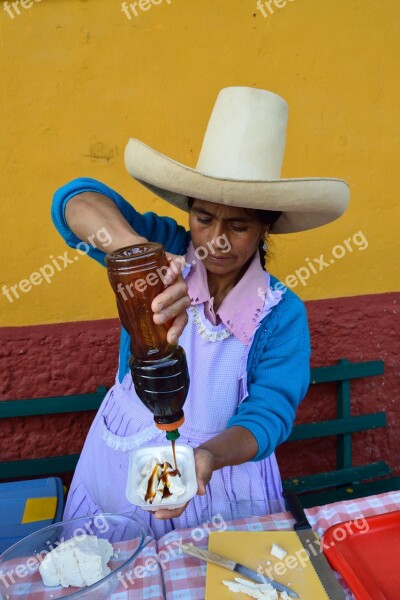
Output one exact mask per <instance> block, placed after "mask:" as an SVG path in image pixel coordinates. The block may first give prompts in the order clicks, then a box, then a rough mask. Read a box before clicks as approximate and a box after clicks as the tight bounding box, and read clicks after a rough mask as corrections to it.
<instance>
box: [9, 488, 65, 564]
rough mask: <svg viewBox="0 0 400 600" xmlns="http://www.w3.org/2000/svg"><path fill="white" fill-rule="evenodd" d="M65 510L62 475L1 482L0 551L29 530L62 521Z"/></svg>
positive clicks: (27, 533)
mask: <svg viewBox="0 0 400 600" xmlns="http://www.w3.org/2000/svg"><path fill="white" fill-rule="evenodd" d="M63 511H64V488H63V484H62V481H61V479H60V478H59V477H48V478H46V479H33V480H29V481H17V482H12V483H0V554H1V553H2V552H4V550H6V549H7V548H9V547H10V546H12V544H15V542H18V541H19V540H21V539H22V538H24V537H26V536H27V535H29V534H30V533H33V532H34V531H37V530H38V529H42V527H46V526H47V525H52V524H53V523H57V522H58V521H61V519H62V514H63Z"/></svg>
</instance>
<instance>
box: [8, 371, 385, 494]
mask: <svg viewBox="0 0 400 600" xmlns="http://www.w3.org/2000/svg"><path fill="white" fill-rule="evenodd" d="M383 371H384V364H383V362H382V361H369V362H364V363H351V362H350V361H348V360H345V359H341V360H339V361H338V364H337V365H334V366H329V367H318V368H314V369H311V385H315V384H318V383H327V382H336V383H337V418H336V419H333V420H330V421H322V422H317V423H307V424H301V425H296V426H295V427H294V428H293V430H292V433H291V435H290V437H289V440H290V441H294V440H307V439H313V438H321V437H326V436H330V435H336V436H338V443H337V451H336V453H337V457H336V458H337V469H339V470H342V471H343V477H344V476H345V475H344V474H345V473H346V472H347V471H348V472H349V476H350V474H351V472H352V470H353V469H356V467H352V466H351V464H352V452H351V434H352V433H354V432H356V431H363V430H366V429H375V428H376V427H384V426H385V425H386V414H385V413H384V412H378V413H374V414H369V415H361V416H351V405H350V381H351V380H352V379H358V378H360V377H368V376H371V375H381V374H382V373H383ZM106 392H107V388H106V387H99V388H98V389H97V391H96V392H94V393H92V394H77V395H72V396H57V397H51V398H32V399H28V400H6V401H1V402H0V420H1V419H6V418H11V417H27V416H35V415H49V414H63V413H71V412H82V411H88V410H98V408H99V407H100V405H101V402H102V400H103V398H104V396H105V394H106ZM78 459H79V454H72V455H64V456H53V457H49V458H37V459H28V460H18V461H8V462H0V479H12V478H20V477H36V476H43V475H51V474H55V473H64V472H71V471H73V470H74V469H75V466H76V464H77V462H78ZM376 465H378V466H376ZM383 465H384V463H375V466H374V465H372V466H371V465H368V468H369V470H368V471H367V475H370V476H371V477H374V476H376V475H377V474H378V475H380V474H383V473H382V471H383V470H384V467H383ZM360 468H362V467H360ZM360 468H359V469H360ZM378 471H379V472H378ZM386 472H387V471H386ZM325 475H326V474H325ZM328 475H329V474H328ZM312 477H314V483H313V485H312V487H310V489H316V487H318V485H317V480H315V477H317V478H318V476H312ZM348 480H349V481H351V479H348ZM324 481H325V480H324Z"/></svg>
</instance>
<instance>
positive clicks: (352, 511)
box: [110, 491, 400, 600]
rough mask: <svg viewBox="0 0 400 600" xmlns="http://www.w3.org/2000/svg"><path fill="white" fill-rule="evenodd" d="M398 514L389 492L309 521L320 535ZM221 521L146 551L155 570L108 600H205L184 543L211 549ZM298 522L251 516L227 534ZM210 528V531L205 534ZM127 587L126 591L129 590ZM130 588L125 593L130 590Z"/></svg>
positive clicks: (322, 509) (314, 513) (283, 516)
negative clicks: (333, 527) (210, 542)
mask: <svg viewBox="0 0 400 600" xmlns="http://www.w3.org/2000/svg"><path fill="white" fill-rule="evenodd" d="M395 510H400V491H396V492H387V493H385V494H379V495H376V496H369V497H367V498H360V499H356V500H346V501H343V502H336V503H333V504H326V505H324V506H317V507H313V508H310V509H306V514H307V517H308V519H309V521H310V524H311V526H312V527H313V529H314V531H315V532H317V534H318V535H319V536H321V535H322V534H323V533H324V532H325V531H326V530H327V529H328V527H330V526H331V525H335V524H336V523H340V522H342V521H347V520H349V519H355V518H363V517H370V516H373V515H378V514H382V513H387V512H392V511H395ZM220 523H221V521H220V520H219V521H218V519H215V520H214V526H213V524H212V523H209V524H208V525H206V526H205V527H204V526H203V527H197V528H196V529H181V530H178V529H177V530H175V531H171V532H170V533H168V534H167V535H165V536H164V537H162V538H161V539H160V540H159V541H158V544H157V545H156V543H154V544H152V545H150V546H147V547H146V548H145V549H144V554H143V556H142V557H141V558H140V563H141V564H142V565H145V564H146V560H148V559H149V558H151V557H153V561H150V562H152V565H153V566H152V570H151V571H150V570H149V569H147V568H146V567H143V569H142V571H143V573H142V576H141V577H136V578H134V579H132V585H131V584H130V583H129V582H126V583H125V588H124V587H123V586H120V588H119V590H118V591H117V592H116V593H114V594H112V596H111V597H110V600H138V599H139V598H141V599H143V600H145V599H148V600H150V599H151V600H162V599H164V598H166V599H167V600H204V593H205V577H206V568H207V566H206V564H205V563H204V564H200V563H199V561H198V560H197V559H195V558H192V557H190V556H188V555H186V554H183V553H182V552H181V551H180V545H181V544H182V543H189V542H193V543H194V544H196V545H198V546H201V547H204V548H206V547H207V544H208V534H209V532H211V531H215V530H216V529H217V527H220V526H221V525H220ZM293 524H294V519H293V518H292V516H291V514H290V513H276V514H273V515H268V516H264V517H249V518H246V519H240V520H236V521H231V522H227V523H226V528H225V530H231V531H270V530H274V529H292V528H293ZM207 529H208V530H209V531H208V532H207ZM156 556H157V558H158V562H157V565H156V566H157V568H156V569H155V568H154V563H155V561H154V557H156ZM337 577H338V579H339V581H340V583H341V584H342V586H343V588H344V590H345V592H346V599H348V600H352V599H353V598H354V597H353V595H352V594H351V592H350V590H349V589H348V588H347V587H346V585H345V583H344V581H343V580H342V579H341V578H340V576H339V575H338V576H337ZM127 586H128V588H127ZM126 588H127V589H126Z"/></svg>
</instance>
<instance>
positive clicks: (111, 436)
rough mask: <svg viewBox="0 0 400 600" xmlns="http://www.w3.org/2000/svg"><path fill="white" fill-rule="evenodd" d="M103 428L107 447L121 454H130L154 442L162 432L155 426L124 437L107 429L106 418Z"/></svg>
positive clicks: (103, 437)
mask: <svg viewBox="0 0 400 600" xmlns="http://www.w3.org/2000/svg"><path fill="white" fill-rule="evenodd" d="M102 426H103V435H102V439H103V440H104V441H105V443H106V444H107V446H109V447H110V448H113V449H114V450H119V451H120V452H129V451H130V450H135V449H136V448H139V447H140V446H143V445H144V444H146V443H147V442H150V441H151V440H154V439H155V438H156V437H158V436H159V435H160V432H159V431H158V429H157V428H156V427H155V425H151V426H150V427H146V428H145V429H142V431H139V432H138V433H135V434H134V435H128V436H127V437H122V436H120V435H117V434H116V433H112V432H111V431H110V430H109V429H107V425H106V424H105V421H104V418H103V421H102Z"/></svg>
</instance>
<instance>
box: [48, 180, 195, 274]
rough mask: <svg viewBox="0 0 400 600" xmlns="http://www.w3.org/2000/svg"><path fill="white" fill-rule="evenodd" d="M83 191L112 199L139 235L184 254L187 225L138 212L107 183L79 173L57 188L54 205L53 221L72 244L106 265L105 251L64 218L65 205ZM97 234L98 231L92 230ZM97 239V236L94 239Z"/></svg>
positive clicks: (188, 236) (186, 242) (52, 208)
mask: <svg viewBox="0 0 400 600" xmlns="http://www.w3.org/2000/svg"><path fill="white" fill-rule="evenodd" d="M82 192H97V193H99V194H103V195H105V196H107V197H108V198H110V199H111V200H113V202H115V204H116V205H117V206H118V208H119V210H120V211H121V213H122V214H123V216H124V217H125V219H126V220H127V221H128V223H129V224H130V225H131V227H132V228H133V229H134V230H135V231H136V233H138V234H139V235H140V236H142V237H145V238H147V239H148V240H150V241H152V242H159V243H160V244H163V246H164V247H165V249H166V250H167V251H168V252H172V253H173V254H185V252H186V248H187V246H188V244H189V241H190V233H189V232H187V231H186V230H185V228H184V227H182V226H181V225H178V223H177V222H176V221H174V219H171V218H170V217H159V216H158V215H156V214H155V213H152V212H147V213H144V214H140V213H138V212H137V211H136V210H135V209H134V208H133V206H132V205H131V204H129V203H128V202H127V201H126V200H124V198H122V196H120V195H119V194H118V193H117V192H115V191H114V190H112V189H111V188H109V187H108V186H107V185H105V184H104V183H101V182H100V181H97V180H96V179H90V178H89V177H80V178H78V179H74V180H73V181H71V182H70V183H67V184H66V185H64V186H62V187H61V188H60V189H59V190H57V191H56V193H55V194H54V198H53V203H52V207H51V217H52V219H53V223H54V225H55V227H56V229H57V230H58V232H59V233H60V234H61V236H62V237H63V238H64V240H65V241H66V243H67V244H68V246H70V247H71V248H77V247H78V248H79V249H81V250H83V251H87V254H88V255H89V256H90V257H91V258H94V259H95V260H97V261H98V262H99V263H100V264H102V265H104V257H105V252H102V251H101V250H99V249H98V248H95V247H94V246H93V245H90V244H89V243H87V241H84V240H80V239H79V238H78V237H77V236H76V235H75V234H74V233H73V232H72V231H71V229H70V227H69V226H68V223H67V221H66V220H65V207H66V205H67V202H68V201H69V200H70V199H71V198H73V197H74V196H76V195H77V194H80V193H82ZM93 233H94V234H95V233H96V232H93ZM94 241H95V240H94Z"/></svg>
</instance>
